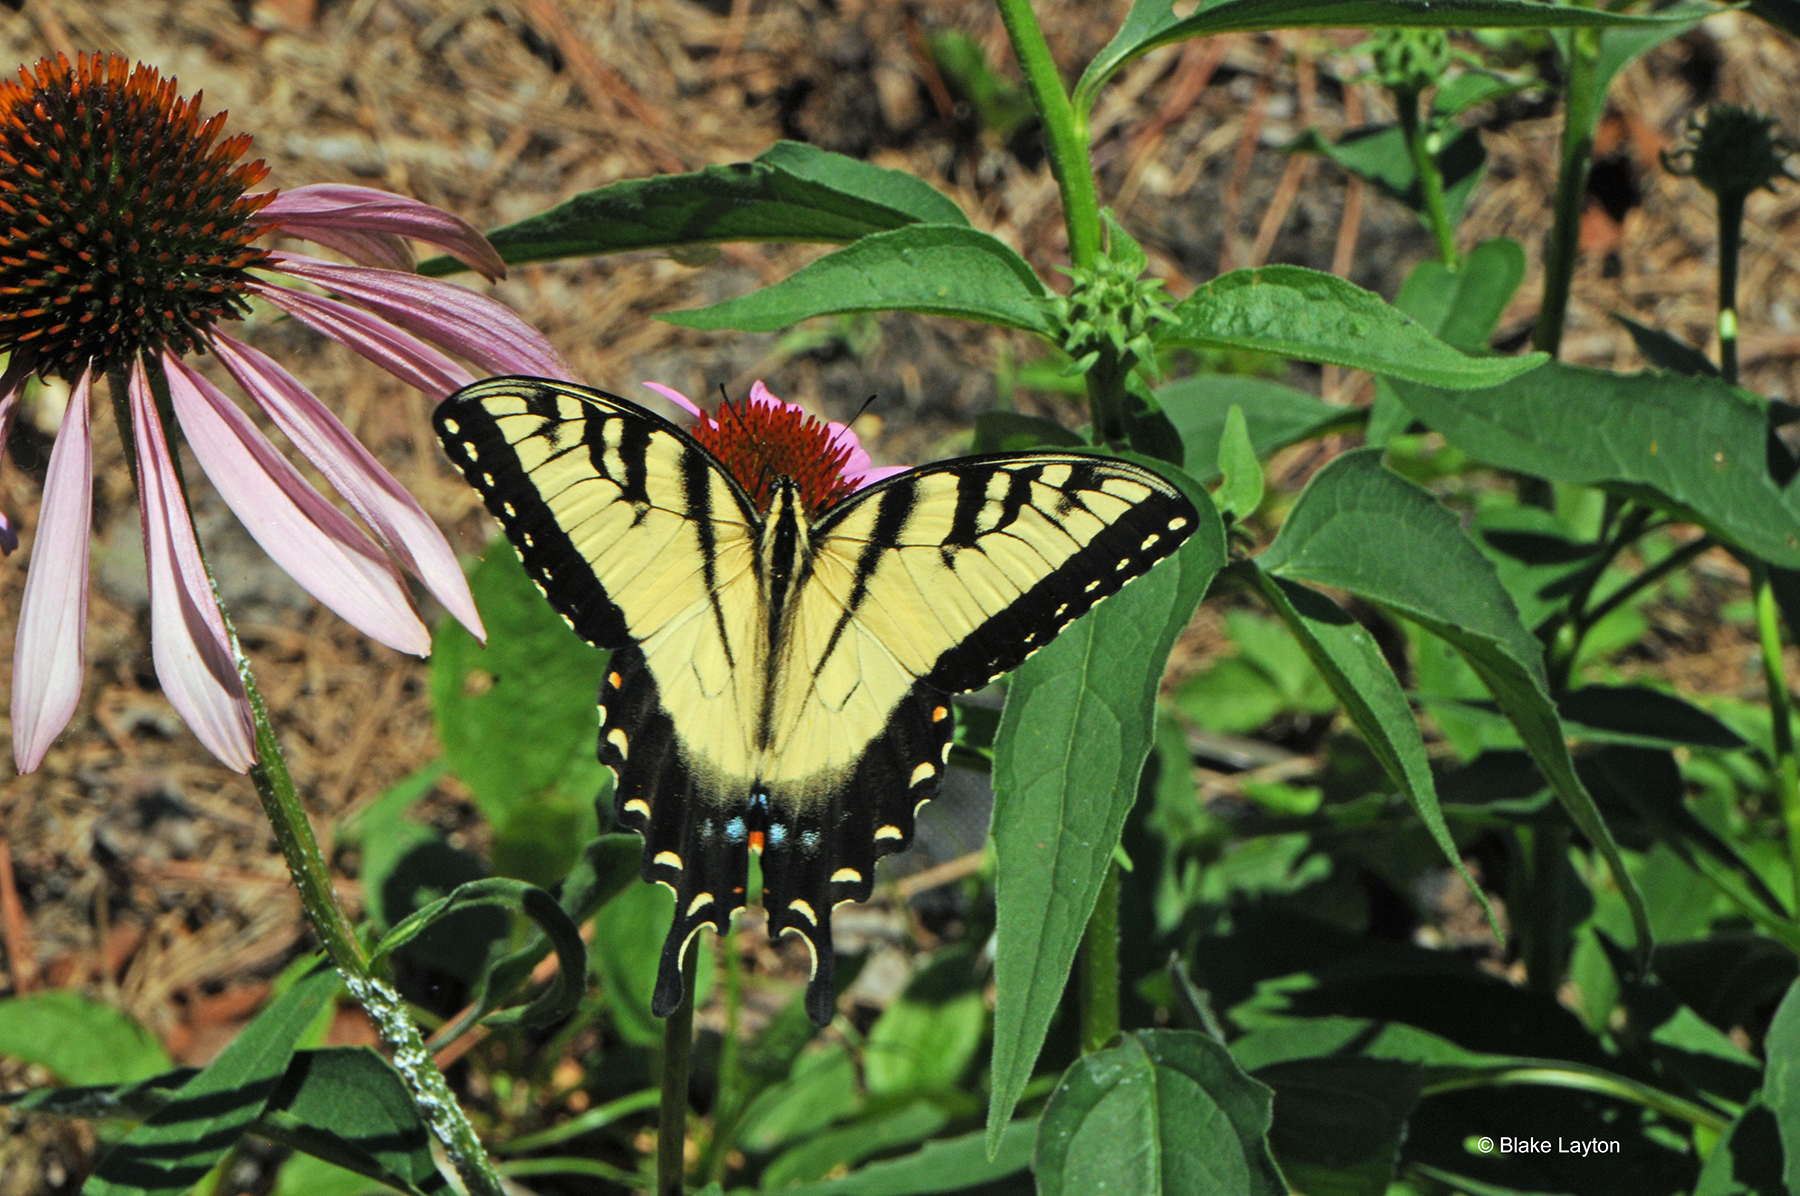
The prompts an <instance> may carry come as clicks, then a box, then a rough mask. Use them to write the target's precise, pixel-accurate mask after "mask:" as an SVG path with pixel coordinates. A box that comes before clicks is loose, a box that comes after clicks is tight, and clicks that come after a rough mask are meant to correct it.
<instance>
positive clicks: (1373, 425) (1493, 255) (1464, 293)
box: [1369, 237, 1525, 444]
mask: <svg viewBox="0 0 1800 1196" xmlns="http://www.w3.org/2000/svg"><path fill="white" fill-rule="evenodd" d="M1524 278H1525V251H1524V250H1523V249H1522V248H1520V246H1519V243H1518V242H1517V241H1511V240H1508V239H1507V238H1505V237H1497V238H1495V239H1494V240H1492V241H1483V242H1482V243H1481V244H1479V245H1477V246H1476V247H1475V248H1474V249H1471V250H1470V251H1469V255H1468V256H1467V257H1465V258H1464V259H1463V260H1462V262H1461V263H1460V264H1458V265H1456V266H1446V265H1444V263H1443V262H1441V261H1439V260H1437V259H1436V258H1427V259H1425V260H1424V261H1422V262H1420V263H1419V264H1418V265H1417V266H1414V267H1413V271H1412V273H1411V274H1408V275H1407V276H1406V281H1405V282H1403V283H1401V284H1400V293H1399V294H1398V295H1396V296H1395V297H1394V306H1395V307H1397V308H1399V309H1400V310H1401V311H1403V312H1405V313H1406V314H1407V315H1409V316H1411V317H1412V318H1413V319H1415V320H1417V321H1418V322H1419V323H1421V324H1423V325H1424V326H1425V327H1426V329H1427V330H1429V331H1430V332H1431V333H1432V334H1433V335H1435V336H1438V337H1441V338H1442V339H1443V341H1444V343H1446V344H1448V345H1452V346H1454V347H1456V348H1458V349H1461V350H1462V351H1463V352H1465V353H1485V352H1486V351H1487V347H1488V341H1489V340H1490V339H1491V338H1492V337H1493V335H1494V328H1495V326H1496V325H1498V324H1499V323H1500V316H1501V315H1502V314H1503V313H1504V312H1505V311H1506V305H1507V304H1508V303H1509V302H1511V300H1512V297H1513V294H1514V292H1516V291H1517V290H1518V289H1519V283H1520V282H1521V281H1523V280H1524ZM1411 418H1412V413H1411V412H1409V411H1408V410H1407V409H1406V406H1405V405H1404V404H1403V403H1401V402H1400V399H1399V396H1397V395H1395V394H1394V388H1393V387H1392V386H1390V385H1388V381H1387V379H1386V378H1377V379H1376V380H1375V403H1374V405H1373V406H1372V407H1371V408H1370V410H1369V443H1370V444H1386V443H1387V442H1388V441H1389V440H1391V439H1393V437H1394V436H1395V435H1397V434H1398V433H1400V432H1403V431H1405V430H1406V425H1407V424H1408V423H1409V422H1410V421H1411Z"/></svg>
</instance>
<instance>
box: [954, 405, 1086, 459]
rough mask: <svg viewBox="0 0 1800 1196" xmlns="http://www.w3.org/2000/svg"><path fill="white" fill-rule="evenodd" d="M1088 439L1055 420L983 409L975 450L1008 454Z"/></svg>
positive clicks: (1073, 444) (1076, 444) (977, 424)
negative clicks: (1041, 446)
mask: <svg viewBox="0 0 1800 1196" xmlns="http://www.w3.org/2000/svg"><path fill="white" fill-rule="evenodd" d="M1086 443H1087V441H1085V440H1083V439H1082V438H1081V437H1080V436H1078V435H1077V434H1075V433H1074V432H1071V431H1069V429H1067V428H1065V427H1063V426H1062V425H1061V424H1059V423H1057V422H1056V421H1055V420H1053V419H1045V418H1044V417H1043V416H1041V415H1023V414H1021V413H1019V412H1017V411H983V412H982V413H981V414H980V415H977V416H976V417H975V438H974V440H973V442H972V443H971V444H970V445H969V451H970V452H972V453H1004V452H1014V451H1016V450H1019V449H1029V448H1037V447H1038V446H1040V445H1055V446H1058V447H1065V448H1067V447H1080V446H1082V445H1085V444H1086Z"/></svg>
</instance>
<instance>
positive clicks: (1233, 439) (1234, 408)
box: [1213, 403, 1263, 520]
mask: <svg viewBox="0 0 1800 1196" xmlns="http://www.w3.org/2000/svg"><path fill="white" fill-rule="evenodd" d="M1219 475H1220V477H1221V478H1222V479H1223V480H1222V481H1221V483H1220V485H1219V491H1218V493H1217V494H1215V495H1214V496H1213V497H1214V499H1215V500H1217V501H1218V502H1219V503H1220V505H1221V506H1223V508H1224V511H1223V512H1222V513H1223V514H1227V515H1230V516H1231V517H1232V518H1233V519H1237V520H1243V519H1248V518H1249V517H1250V516H1252V515H1254V514H1256V508H1257V507H1259V506H1261V505H1262V498H1263V470H1262V462H1261V461H1258V460H1257V459H1256V446H1254V445H1252V444H1251V443H1250V428H1249V425H1248V424H1246V423H1245V422H1244V409H1243V408H1242V407H1239V406H1238V405H1237V404H1236V403H1233V404H1232V405H1231V410H1230V411H1229V412H1227V413H1226V415H1225V430H1224V432H1223V433H1221V434H1220V436H1219Z"/></svg>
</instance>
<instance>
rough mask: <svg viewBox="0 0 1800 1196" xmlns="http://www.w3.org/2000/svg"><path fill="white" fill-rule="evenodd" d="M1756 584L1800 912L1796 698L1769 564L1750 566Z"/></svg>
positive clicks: (1779, 791)
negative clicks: (1790, 685)
mask: <svg viewBox="0 0 1800 1196" xmlns="http://www.w3.org/2000/svg"><path fill="white" fill-rule="evenodd" d="M1750 577H1751V582H1752V584H1753V585H1754V586H1755V587H1756V630H1757V633H1758V635H1759V637H1760V638H1761V640H1762V662H1763V680H1764V682H1765V683H1766V684H1767V685H1768V687H1769V719H1770V721H1771V722H1772V724H1773V730H1774V739H1775V760H1774V764H1775V793H1776V796H1777V797H1779V798H1780V799H1781V813H1782V817H1783V819H1784V820H1785V821H1786V822H1787V841H1788V867H1789V869H1791V871H1792V873H1793V887H1794V909H1795V910H1796V911H1800V760H1797V759H1796V758H1795V756H1794V722H1793V698H1792V697H1791V696H1790V695H1789V693H1788V685H1787V674H1786V672H1785V670H1784V669H1783V668H1782V665H1781V620H1780V612H1779V611H1778V610H1777V609H1776V606H1775V589H1774V587H1773V586H1771V585H1770V584H1769V567H1768V566H1767V565H1765V564H1763V563H1762V562H1761V561H1756V562H1754V563H1753V564H1752V565H1751V569H1750Z"/></svg>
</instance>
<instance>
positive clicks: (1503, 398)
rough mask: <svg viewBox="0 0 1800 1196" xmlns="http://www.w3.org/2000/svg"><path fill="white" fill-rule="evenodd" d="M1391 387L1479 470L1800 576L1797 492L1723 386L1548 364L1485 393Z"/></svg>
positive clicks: (1753, 413) (1761, 420) (1761, 418)
mask: <svg viewBox="0 0 1800 1196" xmlns="http://www.w3.org/2000/svg"><path fill="white" fill-rule="evenodd" d="M1394 390H1395V393H1397V394H1398V395H1399V396H1400V398H1401V400H1402V401H1403V402H1404V403H1405V404H1406V405H1407V406H1408V407H1410V408H1411V409H1412V411H1413V414H1415V415H1417V416H1418V417H1419V418H1420V419H1422V420H1424V421H1425V422H1426V424H1428V425H1429V426H1430V427H1432V428H1433V429H1435V430H1436V431H1438V432H1441V433H1443V435H1444V438H1445V439H1446V440H1448V441H1449V442H1450V443H1451V444H1453V445H1455V446H1456V447H1457V448H1459V449H1461V450H1462V451H1463V452H1465V453H1467V454H1469V456H1471V457H1473V458H1475V459H1476V460H1477V461H1481V462H1484V463H1486V464H1489V465H1494V466H1497V467H1499V468H1501V469H1512V470H1518V471H1520V472H1522V473H1528V474H1535V475H1537V476H1539V477H1545V478H1549V479H1550V480H1551V481H1556V482H1574V483H1578V484H1581V485H1587V486H1600V487H1603V488H1605V489H1607V490H1610V491H1613V492H1615V493H1618V494H1621V495H1624V496H1627V497H1630V498H1635V499H1638V500H1640V501H1643V502H1647V503H1649V504H1651V505H1653V506H1657V507H1661V508H1663V509H1664V510H1667V511H1669V512H1671V513H1673V514H1676V515H1678V516H1680V517H1682V518H1686V519H1692V520H1693V521H1694V522H1696V523H1699V524H1700V525H1702V526H1703V527H1705V528H1706V529H1707V530H1708V531H1710V532H1712V533H1713V534H1714V535H1716V536H1718V537H1719V538H1720V539H1722V540H1725V541H1727V542H1729V543H1732V544H1735V545H1737V546H1739V547H1740V548H1743V549H1745V550H1746V551H1748V552H1750V553H1753V554H1755V555H1756V556H1759V557H1761V558H1763V559H1764V560H1766V561H1769V562H1770V563H1772V564H1775V565H1781V566H1784V567H1787V568H1796V567H1800V492H1797V491H1795V490H1793V489H1791V488H1790V489H1789V490H1786V491H1784V490H1782V489H1780V488H1779V487H1777V486H1776V485H1775V482H1774V480H1773V479H1772V478H1771V477H1770V476H1769V470H1768V467H1767V460H1768V434H1769V420H1768V415H1767V413H1766V412H1765V411H1764V410H1762V408H1761V407H1760V406H1759V405H1758V404H1756V403H1755V402H1754V401H1753V400H1752V399H1750V398H1749V397H1748V396H1746V395H1745V394H1744V393H1743V392H1741V391H1738V390H1736V389H1734V388H1732V387H1730V386H1727V385H1725V384H1724V383H1723V382H1720V381H1718V380H1716V379H1711V378H1684V377H1681V376H1680V375H1677V374H1664V373H1648V374H1614V373H1609V372H1607V371H1604V370H1589V369H1582V368H1580V367H1578V366H1571V365H1564V364H1562V363H1561V362H1552V363H1551V364H1549V365H1546V366H1545V367H1543V368H1542V369H1541V370H1534V371H1533V372H1532V373H1530V374H1526V375H1524V376H1523V377H1520V378H1516V379H1514V380H1512V381H1510V382H1507V383H1504V384H1502V385H1500V386H1495V387H1491V388H1489V389H1486V390H1473V391H1471V390H1459V391H1449V390H1441V389H1438V388H1436V387H1430V386H1419V385H1415V384H1411V383H1396V384H1395V387H1394Z"/></svg>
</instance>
